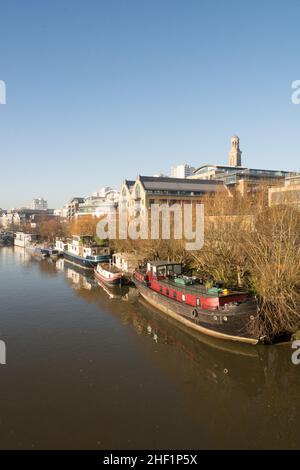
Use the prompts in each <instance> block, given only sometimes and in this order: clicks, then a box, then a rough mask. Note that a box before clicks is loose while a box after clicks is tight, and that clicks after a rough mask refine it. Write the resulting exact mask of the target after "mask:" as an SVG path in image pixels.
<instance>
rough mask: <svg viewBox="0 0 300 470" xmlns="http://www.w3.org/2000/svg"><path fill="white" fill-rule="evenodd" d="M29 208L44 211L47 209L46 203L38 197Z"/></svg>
mask: <svg viewBox="0 0 300 470" xmlns="http://www.w3.org/2000/svg"><path fill="white" fill-rule="evenodd" d="M29 208H30V209H33V210H41V211H45V210H47V209H48V203H47V201H46V200H45V199H44V198H42V197H39V198H36V199H33V200H32V202H31V204H30V207H29Z"/></svg>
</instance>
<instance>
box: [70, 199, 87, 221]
mask: <svg viewBox="0 0 300 470" xmlns="http://www.w3.org/2000/svg"><path fill="white" fill-rule="evenodd" d="M84 201H85V198H84V197H73V198H72V199H71V200H70V201H69V202H68V203H67V204H66V209H67V210H66V213H67V218H68V219H72V218H73V217H75V214H76V213H77V212H78V207H79V204H83V203H84Z"/></svg>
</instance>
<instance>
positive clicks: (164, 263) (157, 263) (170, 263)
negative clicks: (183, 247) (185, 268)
mask: <svg viewBox="0 0 300 470" xmlns="http://www.w3.org/2000/svg"><path fill="white" fill-rule="evenodd" d="M148 263H149V264H151V265H152V266H156V267H158V266H173V265H174V264H176V265H180V266H181V265H182V263H179V262H178V261H160V260H158V261H148Z"/></svg>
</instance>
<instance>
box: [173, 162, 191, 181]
mask: <svg viewBox="0 0 300 470" xmlns="http://www.w3.org/2000/svg"><path fill="white" fill-rule="evenodd" d="M194 170H195V168H194V167H193V166H190V165H187V163H185V164H183V165H177V166H172V168H171V177H172V178H188V177H189V176H191V175H192V174H193V171H194Z"/></svg>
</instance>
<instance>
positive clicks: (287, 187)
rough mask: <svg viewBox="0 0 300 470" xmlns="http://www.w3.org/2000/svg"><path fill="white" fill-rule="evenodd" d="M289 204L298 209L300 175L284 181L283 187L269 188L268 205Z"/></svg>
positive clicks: (299, 205) (299, 202)
mask: <svg viewBox="0 0 300 470" xmlns="http://www.w3.org/2000/svg"><path fill="white" fill-rule="evenodd" d="M278 204H291V205H293V206H296V207H298V208H299V209H300V174H299V175H296V176H291V177H288V178H286V179H285V182H284V185H282V186H279V187H276V188H269V205H270V206H274V205H278Z"/></svg>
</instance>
